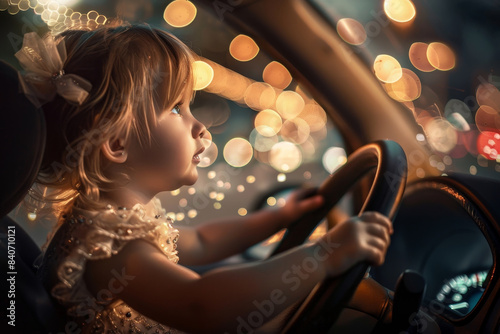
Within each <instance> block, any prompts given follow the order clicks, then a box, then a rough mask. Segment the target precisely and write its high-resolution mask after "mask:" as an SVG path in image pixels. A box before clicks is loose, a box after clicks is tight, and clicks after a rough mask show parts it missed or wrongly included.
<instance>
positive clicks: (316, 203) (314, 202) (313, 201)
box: [299, 195, 323, 212]
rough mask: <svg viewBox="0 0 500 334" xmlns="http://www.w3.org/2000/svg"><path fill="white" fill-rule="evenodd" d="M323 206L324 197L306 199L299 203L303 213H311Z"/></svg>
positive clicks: (317, 196) (316, 196)
mask: <svg viewBox="0 0 500 334" xmlns="http://www.w3.org/2000/svg"><path fill="white" fill-rule="evenodd" d="M322 205H323V196H321V195H315V196H313V197H309V198H306V199H304V200H302V201H300V202H299V208H300V209H301V211H302V212H307V211H311V210H314V209H317V208H319V207H320V206H322Z"/></svg>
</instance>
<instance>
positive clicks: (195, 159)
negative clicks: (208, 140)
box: [193, 147, 205, 164]
mask: <svg viewBox="0 0 500 334" xmlns="http://www.w3.org/2000/svg"><path fill="white" fill-rule="evenodd" d="M203 151H205V147H202V148H200V149H199V150H198V151H197V152H196V153H195V155H194V156H193V162H194V163H195V164H199V163H200V162H201V157H200V154H202V153H203Z"/></svg>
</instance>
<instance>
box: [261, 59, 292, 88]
mask: <svg viewBox="0 0 500 334" xmlns="http://www.w3.org/2000/svg"><path fill="white" fill-rule="evenodd" d="M262 78H263V79H264V81H265V82H267V83H268V84H270V85H271V86H273V87H276V88H278V89H285V88H286V87H288V85H290V83H291V82H292V76H291V75H290V72H288V70H287V69H286V67H285V66H283V65H282V64H280V63H278V62H277V61H272V62H270V63H269V64H267V66H266V67H265V68H264V71H263V72H262Z"/></svg>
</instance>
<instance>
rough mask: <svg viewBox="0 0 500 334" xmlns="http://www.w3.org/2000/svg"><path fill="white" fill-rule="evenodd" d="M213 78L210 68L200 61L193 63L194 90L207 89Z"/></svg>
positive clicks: (212, 71)
mask: <svg viewBox="0 0 500 334" xmlns="http://www.w3.org/2000/svg"><path fill="white" fill-rule="evenodd" d="M213 78H214V69H213V68H212V66H210V65H209V64H207V63H206V62H204V61H202V60H196V61H194V62H193V79H194V85H193V89H194V90H202V89H205V88H207V87H208V85H210V83H211V82H212V80H213Z"/></svg>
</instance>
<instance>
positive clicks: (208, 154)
mask: <svg viewBox="0 0 500 334" xmlns="http://www.w3.org/2000/svg"><path fill="white" fill-rule="evenodd" d="M218 154H219V149H218V148H217V145H216V144H215V143H214V142H211V143H210V146H208V147H206V148H205V151H203V153H201V154H200V159H201V161H200V163H199V164H198V167H203V168H205V167H208V166H211V165H212V164H213V163H214V162H215V160H217V155H218Z"/></svg>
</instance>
